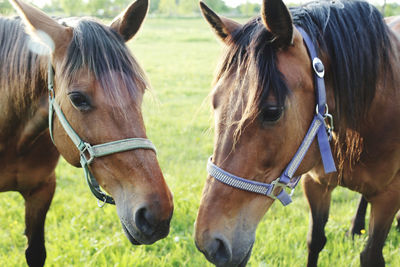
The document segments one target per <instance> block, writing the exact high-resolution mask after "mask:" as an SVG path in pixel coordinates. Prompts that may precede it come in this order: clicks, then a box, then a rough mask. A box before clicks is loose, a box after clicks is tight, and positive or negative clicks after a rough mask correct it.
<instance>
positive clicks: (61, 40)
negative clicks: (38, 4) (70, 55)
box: [10, 0, 72, 53]
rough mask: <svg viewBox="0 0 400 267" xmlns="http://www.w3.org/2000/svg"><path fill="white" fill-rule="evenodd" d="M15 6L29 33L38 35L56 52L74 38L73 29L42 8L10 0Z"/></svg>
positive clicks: (37, 36) (38, 37)
mask: <svg viewBox="0 0 400 267" xmlns="http://www.w3.org/2000/svg"><path fill="white" fill-rule="evenodd" d="M10 2H11V4H12V5H13V7H14V8H15V9H16V10H17V12H18V14H19V15H20V16H21V18H22V19H23V21H24V24H25V26H26V27H27V33H28V34H29V35H31V36H33V37H36V38H37V39H39V41H41V42H42V43H44V44H45V45H46V46H47V47H49V48H50V49H51V52H53V53H56V50H59V49H60V48H66V47H67V45H68V44H69V43H70V41H71V38H72V30H71V29H70V28H69V27H65V26H63V25H60V24H59V23H58V22H57V21H55V20H54V19H52V18H50V17H49V16H48V15H46V14H45V13H44V12H42V11H41V10H39V9H37V8H35V7H33V6H31V5H29V4H26V3H24V2H22V1H19V0H10Z"/></svg>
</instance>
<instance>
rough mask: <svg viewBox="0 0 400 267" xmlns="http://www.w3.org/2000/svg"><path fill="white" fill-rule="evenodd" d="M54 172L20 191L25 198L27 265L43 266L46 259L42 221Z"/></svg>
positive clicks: (51, 193)
mask: <svg viewBox="0 0 400 267" xmlns="http://www.w3.org/2000/svg"><path fill="white" fill-rule="evenodd" d="M55 185H56V181H55V173H54V172H53V173H52V174H51V176H50V177H49V179H48V180H47V181H46V182H44V183H41V184H40V185H39V186H37V187H35V188H33V189H32V190H29V191H26V192H25V191H24V192H21V194H22V195H23V197H24V198H25V226H26V228H25V235H26V236H27V238H28V248H27V249H26V250H25V257H26V261H27V263H28V265H29V266H43V265H44V262H45V260H46V248H45V245H44V222H45V219H46V214H47V211H48V209H49V207H50V203H51V200H52V199H53V195H54V190H55Z"/></svg>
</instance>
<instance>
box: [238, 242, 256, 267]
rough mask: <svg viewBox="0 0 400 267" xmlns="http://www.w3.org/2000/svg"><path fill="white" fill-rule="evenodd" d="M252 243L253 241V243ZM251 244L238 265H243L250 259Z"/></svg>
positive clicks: (241, 266) (243, 266)
mask: <svg viewBox="0 0 400 267" xmlns="http://www.w3.org/2000/svg"><path fill="white" fill-rule="evenodd" d="M253 244H254V243H253ZM253 244H252V245H251V247H250V248H249V251H248V252H247V254H246V256H245V257H244V258H243V260H242V261H241V262H240V263H239V265H238V267H245V266H246V265H247V262H248V261H249V259H250V256H251V252H252V250H253Z"/></svg>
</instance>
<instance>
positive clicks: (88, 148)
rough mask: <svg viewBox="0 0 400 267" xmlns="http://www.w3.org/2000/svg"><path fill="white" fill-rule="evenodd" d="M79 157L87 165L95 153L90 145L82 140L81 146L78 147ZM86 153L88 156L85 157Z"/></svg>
mask: <svg viewBox="0 0 400 267" xmlns="http://www.w3.org/2000/svg"><path fill="white" fill-rule="evenodd" d="M80 154H81V159H82V160H83V161H84V162H85V163H86V164H87V165H89V164H90V163H92V161H93V159H94V158H95V154H94V151H93V148H92V146H91V145H90V144H89V143H86V142H83V148H82V149H80ZM87 154H88V156H89V158H88V157H87Z"/></svg>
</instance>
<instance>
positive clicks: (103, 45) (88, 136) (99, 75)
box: [14, 0, 173, 244]
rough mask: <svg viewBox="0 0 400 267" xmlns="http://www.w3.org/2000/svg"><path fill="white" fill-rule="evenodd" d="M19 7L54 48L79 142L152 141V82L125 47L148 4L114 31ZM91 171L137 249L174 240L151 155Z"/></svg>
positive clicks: (131, 154)
mask: <svg viewBox="0 0 400 267" xmlns="http://www.w3.org/2000/svg"><path fill="white" fill-rule="evenodd" d="M14 5H15V7H16V9H17V10H18V11H19V12H20V13H21V14H22V16H23V18H24V20H25V23H26V25H27V26H28V27H30V29H31V33H30V34H31V35H35V37H39V38H42V41H43V42H45V43H46V44H48V46H49V47H50V48H51V49H52V65H53V68H54V71H55V80H54V83H55V87H54V91H55V96H56V101H57V102H58V103H59V105H60V107H61V109H62V111H63V113H64V114H65V117H66V119H67V121H68V122H69V124H70V125H71V127H72V128H73V129H74V131H75V132H76V133H77V134H78V135H79V136H80V138H81V139H82V140H84V141H85V142H87V143H90V144H91V145H96V144H102V143H106V142H111V141H116V140H121V139H126V138H135V137H140V138H146V132H145V127H144V123H143V118H142V114H141V102H142V96H143V93H144V90H145V88H146V80H145V78H144V73H143V72H142V70H141V69H140V67H139V65H137V63H136V61H135V60H134V59H133V57H132V56H131V55H130V53H129V51H128V49H127V47H126V46H125V43H124V41H128V40H129V39H131V38H132V37H133V36H134V34H135V33H136V32H137V30H138V29H139V27H140V25H141V23H142V21H143V19H144V17H145V14H146V12H147V8H148V2H147V0H138V1H136V2H134V3H133V4H132V5H131V6H130V7H128V9H127V10H126V11H125V13H123V14H121V16H119V17H118V18H117V19H116V20H114V21H113V23H112V24H111V26H110V27H107V26H105V25H101V24H99V23H97V22H93V21H86V20H82V21H79V22H78V23H76V25H73V26H71V27H69V26H63V25H60V24H59V23H58V22H56V21H54V20H53V19H51V18H50V17H48V16H47V15H45V14H44V13H42V12H41V11H39V10H37V9H35V8H33V7H32V6H30V5H27V4H25V3H23V2H21V1H14ZM43 33H44V34H43ZM43 36H46V38H43ZM48 37H50V38H48ZM49 40H50V41H49ZM49 43H50V44H49ZM46 63H47V62H46ZM53 121H54V123H53V124H54V125H53V136H54V143H55V145H56V147H57V149H58V151H59V152H60V154H61V155H63V157H64V158H65V159H66V160H67V161H68V162H69V163H71V164H72V165H75V166H79V159H80V155H79V152H78V150H77V148H76V146H75V145H74V144H73V142H72V141H71V139H70V137H69V136H68V135H67V133H66V132H65V130H64V128H63V127H62V126H61V124H60V121H59V120H58V118H57V116H56V115H54V117H53ZM89 169H90V171H91V172H92V173H93V175H94V176H95V177H96V180H97V181H98V183H99V184H100V185H101V186H102V187H103V188H104V189H105V190H106V191H107V192H108V193H110V194H111V195H112V197H113V198H114V200H115V202H116V206H117V212H118V215H119V217H120V220H121V223H122V226H123V229H124V231H125V233H126V235H127V237H128V239H129V240H130V241H131V242H132V243H133V244H151V243H153V242H155V241H157V240H158V239H161V238H164V237H165V236H166V235H167V234H168V232H169V223H170V219H171V216H172V212H173V202H172V195H171V192H170V191H169V189H168V187H167V185H166V183H165V181H164V177H163V175H162V172H161V170H160V167H159V165H158V162H157V158H156V155H155V153H154V152H153V151H152V150H144V149H136V150H130V151H126V152H119V153H116V154H111V155H108V156H105V157H101V158H95V159H94V160H93V162H92V163H91V164H90V165H89Z"/></svg>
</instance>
